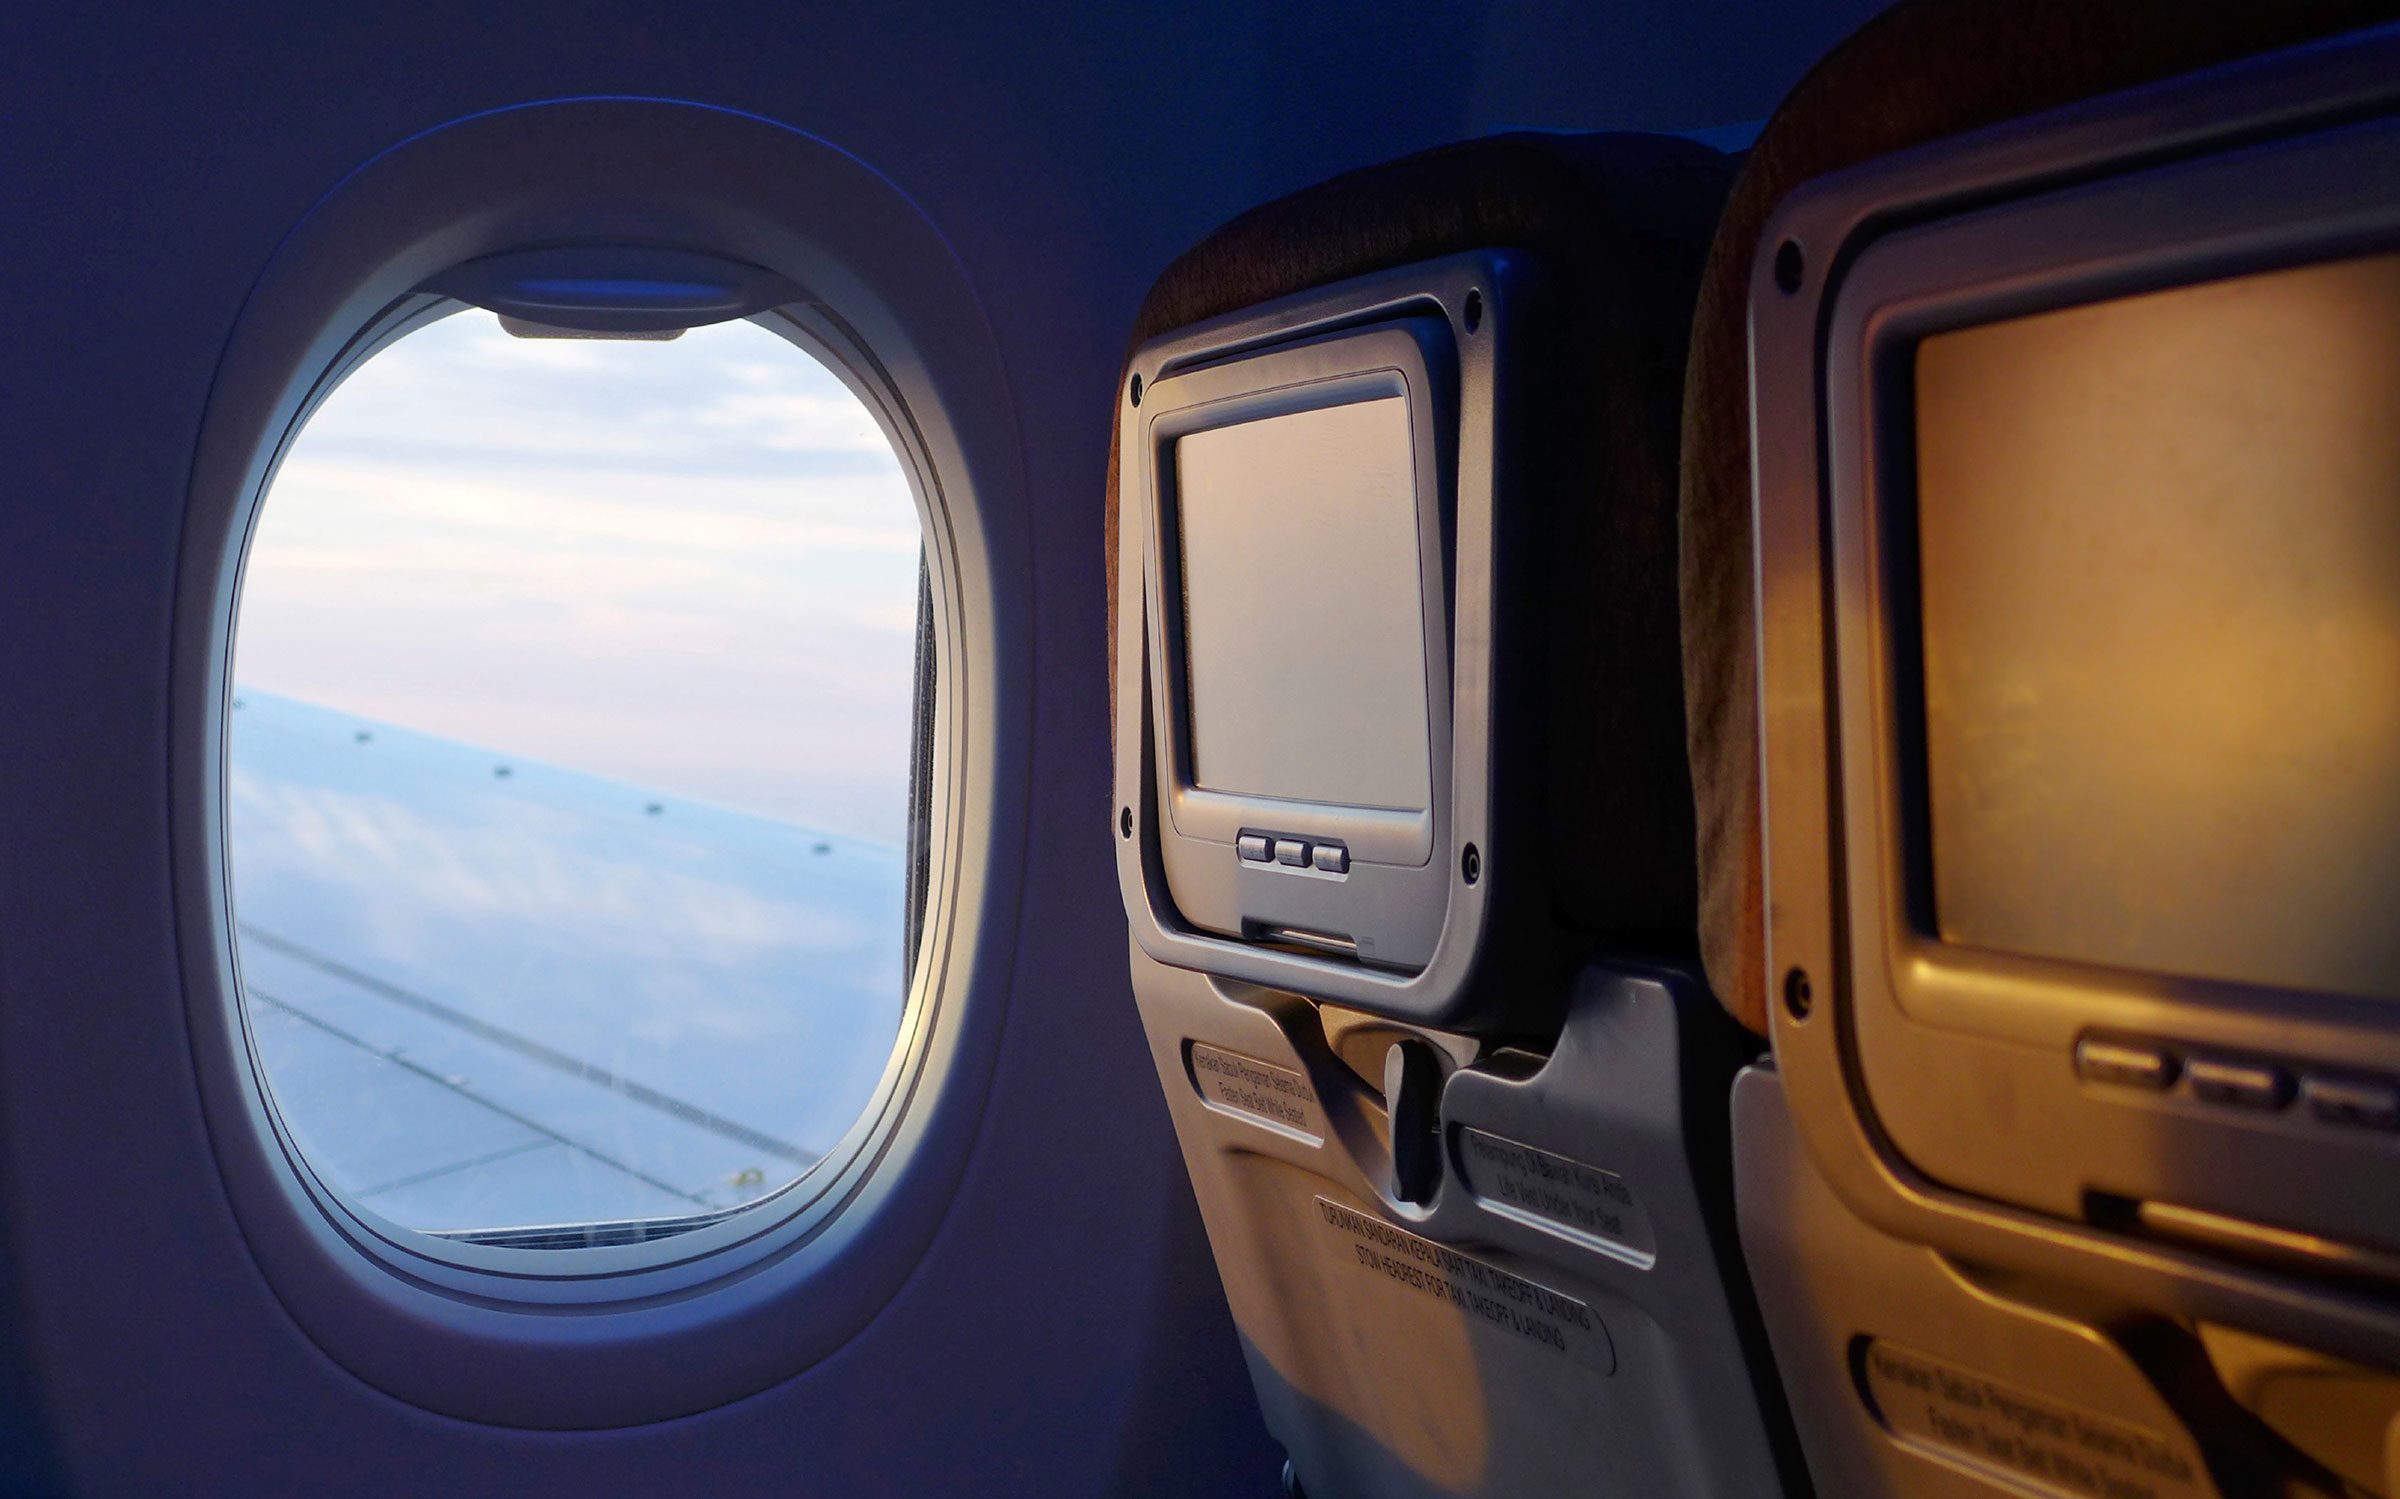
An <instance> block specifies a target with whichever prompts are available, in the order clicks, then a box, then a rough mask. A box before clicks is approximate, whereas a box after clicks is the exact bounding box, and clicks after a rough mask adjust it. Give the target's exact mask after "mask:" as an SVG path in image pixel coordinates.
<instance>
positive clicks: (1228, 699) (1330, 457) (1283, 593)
mask: <svg viewBox="0 0 2400 1499" xmlns="http://www.w3.org/2000/svg"><path fill="white" fill-rule="evenodd" d="M1174 462H1175V511H1176V516H1177V519H1178V523H1179V526H1180V533H1179V534H1180V538H1181V542H1182V554H1183V584H1184V656H1185V663H1184V664H1185V668H1186V671H1187V673H1188V675H1189V693H1190V697H1189V705H1188V706H1189V712H1190V725H1191V751H1192V779H1193V780H1194V782H1195V783H1197V784H1198V785H1200V786H1201V787H1204V788H1206V789H1208V790H1211V791H1224V792H1231V793H1234V794H1238V795H1245V796H1269V797H1283V798H1288V799H1291V800H1294V801H1307V802H1323V803H1329V804H1332V805H1336V806H1344V807H1382V808H1393V809H1398V810H1402V811H1419V812H1421V811H1424V810H1426V809H1427V807H1428V806H1429V805H1430V798H1431V794H1432V772H1431V768H1430V760H1429V750H1428V738H1429V725H1428V718H1427V706H1426V695H1425V694H1426V688H1425V623H1424V598H1423V583H1422V579H1423V573H1422V570H1421V566H1420V558H1419V551H1418V544H1417V495H1416V478H1415V454H1414V446H1413V442H1412V439H1411V429H1410V423H1409V414H1408V402H1407V401H1406V400H1405V399H1404V398H1402V397H1399V396H1388V397H1383V398H1380V399H1377V400H1370V401H1358V402H1354V403H1352V404H1350V405H1346V406H1327V407H1320V408H1317V409H1315V410H1311V411H1297V412H1292V413H1290V414H1288V415H1283V416H1272V417H1265V418H1262V419H1260V420H1257V421H1249V422H1239V423H1236V424H1234V425H1232V426H1227V427H1216V428H1212V429H1210V430H1208V431H1204V432H1195V433H1192V434H1191V435H1189V436H1187V437H1183V438H1180V439H1178V440H1177V441H1176V443H1175V453H1174Z"/></svg>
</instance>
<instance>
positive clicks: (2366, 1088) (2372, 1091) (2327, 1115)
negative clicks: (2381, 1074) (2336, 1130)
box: [2300, 1076, 2400, 1129]
mask: <svg viewBox="0 0 2400 1499" xmlns="http://www.w3.org/2000/svg"><path fill="white" fill-rule="evenodd" d="M2300 1099H2301V1102H2303V1103H2305V1104H2307V1105H2308V1111H2309V1112H2310V1113H2312V1114H2314V1115H2316V1116H2317V1117H2318V1118H2319V1119H2322V1120H2324V1121H2325V1122H2326V1123H2328V1124H2349V1125H2356V1126H2357V1127H2358V1128H2360V1129H2400V1083H2394V1082H2391V1081H2389V1080H2387V1079H2383V1078H2371V1077H2320V1076H2311V1077H2305V1078H2302V1079H2301V1080H2300Z"/></svg>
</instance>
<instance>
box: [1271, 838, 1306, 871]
mask: <svg viewBox="0 0 2400 1499" xmlns="http://www.w3.org/2000/svg"><path fill="white" fill-rule="evenodd" d="M1275 862H1276V863H1278V864H1289V865H1290V866H1292V868H1294V869H1302V868H1306V867H1307V865H1308V845H1307V844H1305V843H1302V842H1301V841H1300V840H1299V839H1297V838H1278V839H1276V840H1275Z"/></svg>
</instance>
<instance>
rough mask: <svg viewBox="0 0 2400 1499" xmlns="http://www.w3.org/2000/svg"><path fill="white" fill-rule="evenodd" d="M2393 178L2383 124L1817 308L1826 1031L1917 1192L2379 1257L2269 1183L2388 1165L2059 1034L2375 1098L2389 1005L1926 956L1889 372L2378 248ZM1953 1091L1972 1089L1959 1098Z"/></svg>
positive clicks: (2353, 1206) (2168, 179)
mask: <svg viewBox="0 0 2400 1499" xmlns="http://www.w3.org/2000/svg"><path fill="white" fill-rule="evenodd" d="M2394 171H2400V130H2396V129H2394V128H2392V127H2390V126H2388V125H2377V126H2368V127H2358V128H2355V129H2352V130H2347V131H2342V132H2335V133H2329V134H2327V135H2324V136H2316V137H2304V138H2301V139H2300V140H2297V141H2294V142H2292V143H2289V144H2287V145H2283V146H2278V147H2276V148H2273V149H2272V150H2260V151H2255V152H2250V153H2239V154H2228V155H2224V156H2217V157H2209V158H2202V159H2200V160H2197V161H2193V162H2190V163H2186V164H2183V165H2179V166H2174V167H2167V168H2157V169H2153V170H2151V171H2148V172H2144V173H2139V174H2134V175H2128V176H2125V177H2121V178H2116V179H2111V180H2104V181H2100V182H2096V183H2093V184H2090V185H2087V186H2082V187H2074V188H2068V189H2065V190H2061V191H2058V192H2054V193H2052V194H2049V195H2047V196H2045V197H2040V198H2032V199H2026V200H2021V201H2019V202H2016V203H2011V204H2006V205H2003V206H1999V207H1994V208H1988V209H1983V210H1981V211H1978V212H1971V213H1966V214H1962V215H1961V216H1959V217H1956V218H1952V219H1948V220H1943V221H1938V222H1935V223H1932V224H1929V225H1926V226H1924V227H1920V228H1913V229H1904V230H1899V231H1896V232H1893V233H1890V234H1887V235H1885V236H1883V237H1882V238H1880V239H1878V240H1876V241H1874V242H1872V243H1870V244H1869V245H1868V246H1867V247H1866V248H1864V249H1863V250H1862V251H1860V252H1859V253H1858V255H1857V256H1856V258H1855V259H1854V260H1853V261H1852V262H1851V263H1850V264H1849V266H1848V267H1847V268H1846V269H1845V270H1844V271H1843V272H1842V274H1841V279H1840V281H1839V282H1838V285H1837V286H1836V288H1835V289H1834V290H1833V291H1832V292H1831V293H1830V295H1831V299H1832V300H1831V307H1830V316H1829V317H1827V319H1826V322H1825V324H1824V325H1823V326H1824V328H1825V333H1824V343H1823V344H1822V346H1821V347H1822V350H1823V354H1822V357H1823V364H1822V366H1821V368H1822V373H1823V379H1824V385H1823V387H1822V390H1823V396H1822V399H1823V402H1824V406H1823V410H1824V426H1823V429H1822V444H1823V445H1822V448H1821V453H1822V459H1823V462H1824V463H1825V470H1824V473H1825V483H1826V486H1827V493H1826V501H1825V504H1826V509H1825V533H1824V540H1825V543H1826V545H1827V548H1828V560H1829V563H1830V569H1831V571H1830V576H1829V578H1828V583H1829V589H1828V595H1827V596H1828V600H1829V603H1830V609H1829V618H1828V624H1829V627H1830V630H1829V633H1830V636H1831V640H1830V651H1831V657H1832V661H1831V664H1832V666H1833V680H1832V683H1831V686H1832V688H1833V701H1832V702H1831V704H1830V705H1829V706H1830V707H1831V710H1832V712H1833V715H1834V727H1835V729H1836V734H1835V744H1836V745H1837V746H1838V753H1837V763H1836V766H1835V767H1834V773H1835V786H1836V788H1837V789H1838V793H1839V796H1838V801H1837V804H1836V806H1835V807H1834V808H1833V809H1832V811H1833V815H1834V821H1835V826H1836V827H1838V829H1839V833H1840V842H1841V847H1842V850H1843V854H1842V859H1841V863H1840V872H1839V875H1838V877H1837V878H1838V880H1839V884H1838V885H1837V888H1836V891H1835V892H1834V893H1835V895H1836V898H1837V901H1838V902H1839V907H1840V910H1841V913H1842V915H1841V925H1842V926H1846V928H1847V932H1846V940H1845V941H1843V942H1842V947H1843V948H1844V949H1845V951H1846V955H1847V981H1848V984H1849V988H1850V999H1851V1003H1850V1004H1849V1005H1848V1006H1847V1007H1846V1008H1845V1010H1844V1012H1843V1013H1844V1016H1845V1021H1846V1024H1847V1025H1848V1027H1849V1034H1850V1044H1851V1045H1852V1046H1853V1047H1854V1057H1855V1061H1856V1066H1857V1068H1858V1074H1859V1079H1860V1082H1861V1083H1862V1084H1863V1096H1864V1101H1865V1105H1866V1107H1867V1110H1868V1113H1869V1116H1870V1117H1871V1119H1872V1120H1873V1121H1874V1123H1875V1125H1876V1126H1877V1128H1878V1130H1879V1132H1880V1133H1881V1134H1882V1135H1883V1136H1884V1137H1885V1138H1886V1139H1887V1140H1888V1141H1889V1142H1890V1144H1891V1146H1892V1148H1893V1149H1894V1150H1896V1151H1897V1152H1898V1154H1899V1155H1900V1156H1901V1157H1903V1158H1904V1159H1906V1160H1907V1161H1908V1162H1909V1163H1910V1164H1911V1165H1913V1166H1914V1167H1915V1168H1916V1169H1918V1170H1920V1171H1922V1172H1924V1173H1925V1174H1926V1175H1927V1176H1928V1177H1930V1178H1932V1179H1934V1180H1936V1181H1940V1182H1945V1183H1948V1184H1950V1185H1953V1186H1957V1187H1960V1188H1963V1189H1965V1190H1969V1191H1974V1192H1978V1193H1984V1194H1988V1195H1992V1196H1996V1197H2000V1198H2003V1199H2005V1200H2009V1201H2014V1202H2019V1203H2023V1204H2025V1205H2028V1206H2033V1207H2036V1208H2039V1209H2041V1210H2044V1211H2049V1212H2053V1213H2056V1214H2059V1215H2061V1216H2070V1217H2080V1216H2083V1215H2084V1214H2085V1213H2086V1212H2087V1211H2089V1209H2090V1203H2091V1201H2092V1198H2091V1194H2092V1193H2093V1192H2101V1193H2104V1194H2110V1195H2121V1196H2123V1197H2125V1198H2128V1199H2136V1200H2160V1201H2167V1202H2175V1203H2184V1204H2191V1205H2195V1206H2199V1207H2203V1208H2209V1209H2216V1210H2222V1211H2228V1212H2242V1213H2249V1214H2253V1215H2255V1216H2257V1217H2258V1218H2260V1219H2262V1220H2263V1221H2270V1222H2275V1223H2281V1224H2288V1225H2291V1226H2294V1227H2299V1228H2304V1229H2308V1230H2311V1231H2315V1232H2322V1233H2327V1234H2335V1235H2350V1236H2353V1237H2360V1238H2369V1239H2373V1240H2376V1241H2378V1242H2385V1243H2400V1204H2390V1205H2381V1204H2377V1203H2373V1202H2367V1201H2351V1202H2342V1201H2336V1200H2334V1199H2333V1198H2332V1197H2331V1196H2329V1195H2328V1194H2324V1193H2317V1192H2311V1191H2309V1190H2308V1189H2307V1188H2306V1186H2305V1185H2304V1184H2303V1183H2302V1182H2301V1181H2300V1180H2299V1179H2298V1178H2297V1177H2295V1175H2294V1173H2293V1172H2292V1171H2291V1170H2290V1169H2289V1167H2288V1166H2287V1165H2286V1164H2284V1163H2286V1162H2288V1161H2290V1160H2291V1159H2292V1154H2291V1153H2292V1151H2293V1150H2294V1149H2295V1148H2296V1147H2299V1148H2304V1149H2306V1150H2307V1151H2308V1152H2309V1157H2308V1158H2309V1160H2310V1162H2311V1165H2312V1168H2313V1169H2314V1170H2323V1169H2326V1168H2327V1167H2328V1166H2329V1165H2330V1164H2331V1163H2333V1162H2335V1161H2339V1160H2344V1159H2352V1160H2355V1161H2356V1163H2357V1164H2358V1165H2359V1166H2360V1167H2361V1168H2362V1169H2385V1170H2388V1169H2389V1168H2390V1166H2391V1164H2392V1163H2393V1162H2394V1160H2395V1159H2396V1158H2400V1141H2396V1140H2391V1139H2385V1138H2381V1137H2376V1136H2372V1135H2369V1134H2367V1133H2365V1132H2361V1131H2347V1132H2345V1131H2340V1130H2337V1129H2328V1128H2327V1127H2325V1126H2323V1125H2319V1124H2316V1123H2314V1122H2313V1121H2311V1120H2309V1119H2307V1118H2305V1117H2303V1116H2302V1115H2301V1114H2300V1112H2299V1111H2297V1110H2285V1111H2282V1112H2281V1113H2274V1114H2256V1115H2241V1114H2236V1113H2234V1112H2231V1111H2228V1110H2225V1109H2223V1108H2211V1107H2210V1106H2208V1105H2206V1104H2204V1103H2198V1102H2195V1101H2194V1100H2192V1099H2191V1098H2189V1097H2187V1096H2185V1095H2184V1094H2183V1093H2181V1092H2180V1091H2178V1090H2168V1091H2166V1092H2162V1093H2158V1094H2146V1093H2140V1092H2137V1091H2134V1090H2128V1089H2107V1088H2098V1087H2093V1086H2090V1085H2086V1084H2083V1083H2081V1082H2080V1080H2079V1079H2078V1078H2077V1077H2076V1076H2075V1074H2074V1071H2073V1065H2072V1060H2071V1059H2072V1055H2073V1050H2074V1046H2075V1043H2076V1041H2077V1039H2078V1038H2079V1037H2081V1036H2083V1035H2086V1034H2092V1033H2120V1034H2125V1035H2131V1036H2137V1037H2146V1038H2156V1039H2159V1040H2161V1041H2164V1042H2167V1043H2169V1044H2171V1045H2174V1046H2178V1047H2183V1048H2187V1049H2206V1050H2209V1051H2212V1052H2214V1053H2218V1054H2227V1055H2233V1056H2238V1057H2247V1058H2256V1059H2260V1060H2267V1061H2279V1062H2286V1063H2289V1064H2292V1065H2294V1066H2295V1067H2298V1066H2305V1065H2309V1064H2317V1065H2325V1066H2348V1067H2353V1068H2357V1069H2361V1070H2365V1071H2370V1072H2378V1073H2386V1074H2395V1075H2400V1024H2395V1021H2396V1020H2400V1016H2396V1015H2395V1011H2394V1007H2393V1003H2392V1001H2390V1000H2385V999H2376V998H2372V997H2366V996H2359V995H2343V994H2330V993H2318V992H2313V991H2303V990H2295V989H2287V988H2276V987H2271V986H2261V985H2254V984H2244V983H2238V982H2230V981H2225V980H2217V979H2207V978H2198V977H2187V976H2180V975H2173V974H2164V973H2150V972H2136V971H2129V970H2125V969H2121V968H2111V967H2106V966H2102V965H2099V964H2094V963H2087V962H2077V961H2071V960H2066V959H2056V958H2043V957H2034V956H2028V955H2021V954H2015V953H2002V952H1994V951H1989V950H1984V949H1978V948H1973V947H1968V946H1963V945H1957V944H1952V943H1947V942H1944V941H1942V940H1941V938H1940V937H1939V935H1938V927H1937V925H1936V923H1935V920H1934V915H1935V913H1934V911H1933V907H1932V880H1931V854H1932V850H1931V841H1930V823H1929V819H1928V817H1927V814H1926V806H1925V801H1924V784H1925V783H1924V774H1923V763H1924V762H1923V755H1924V751H1925V745H1924V737H1923V729H1924V725H1923V718H1922V703H1921V693H1922V682H1923V678H1922V670H1921V661H1920V659H1919V628H1918V626H1919V621H1918V618H1917V607H1916V597H1915V577H1914V561H1915V545H1914V541H1915V538H1914V517H1915V514H1916V507H1917V493H1916V485H1915V478H1916V474H1915V468H1916V465H1915V452H1914V441H1913V430H1912V427H1913V422H1912V412H1911V406H1912V403H1913V392H1914V365H1915V354H1916V350H1917V348H1918V346H1919V345H1920V344H1921V343H1922V341H1923V340H1924V339H1926V338H1928V337H1931V336H1933V335H1935V334H1937V333H1942V332H1948V331H1953V330H1957V329H1961V328H1968V327H1975V326H1980V325H1983V324H1987V323H1992V322H1998V321H2002V320H2005V319H2008V318H2012V317H2018V316H2023V315H2027V314H2031V313H2037V312H2044V311H2052V310H2057V309H2060V308H2065V307H2071V306H2076V305H2082V304H2088V303H2091V302H2096V301H2104V300H2109V299H2111V298H2115V297H2121V296H2128V295H2135V294H2139V293H2143V292H2149V291H2158V290H2164V289H2168V288H2171V287H2175V286H2181V285H2189V284H2193V283H2198V282H2205V281H2212V280H2218V279H2222V278H2225V277H2229V276H2238V275H2242V274H2247V273H2252V272H2262V271H2271V270H2277V269H2283V268H2288V267H2292V266H2295V265H2304V264H2311V263H2316V262H2320V261H2326V260H2336V259H2343V258H2348V257H2351V256H2357V255H2363V254H2374V253H2380V252H2387V251H2390V250H2392V249H2394V248H2396V247H2400V201H2394V200H2392V199H2391V197H2390V195H2389V193H2388V189H2387V190H2385V191H2384V192H2383V193H2382V194H2381V195H2380V196H2381V198H2382V201H2378V197H2379V194H2378V192H2377V191H2376V189H2375V187H2374V184H2376V183H2378V182H2388V181H2390V180H2393V178H2392V176H2391V174H2392V173H2393V172H2394ZM1771 836H1772V834H1771ZM1969 1077H1973V1078H1976V1079H1979V1081H1978V1083H1977V1084H1976V1085H1974V1086H1972V1087H1969V1086H1962V1085H1961V1080H1962V1079H1965V1078H1969ZM1995 1118H2001V1119H2006V1120H2007V1121H2008V1122H2009V1123H2010V1125H2011V1128H2012V1130H2013V1131H2014V1133H2013V1135H2012V1137H2011V1138H2010V1139H2009V1140H2008V1141H2007V1142H2006V1145H2007V1148H2000V1149H1995V1148H1994V1145H1995V1141H1994V1139H1993V1132H1992V1130H1991V1128H1990V1126H1991V1125H1992V1123H1993V1122H1994V1120H1995ZM2170 1140H2171V1141H2172V1142H2173V1143H2172V1144H2171V1145H2168V1144H2165V1143H2163V1142H2165V1141H2170ZM2337 1169H2338V1168H2337ZM2350 1195H2353V1196H2355V1195H2356V1194H2350Z"/></svg>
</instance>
